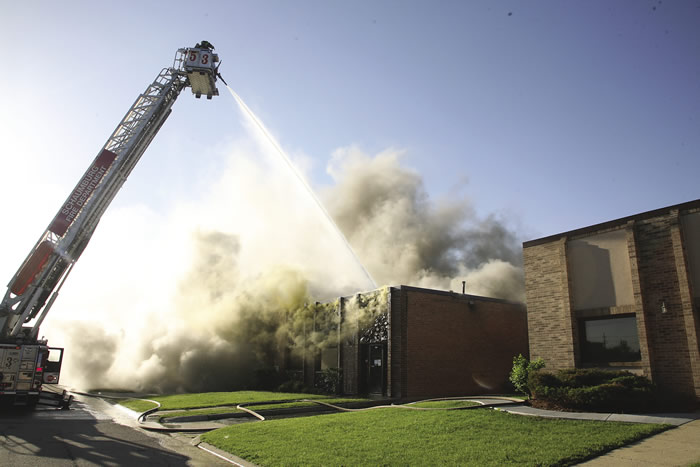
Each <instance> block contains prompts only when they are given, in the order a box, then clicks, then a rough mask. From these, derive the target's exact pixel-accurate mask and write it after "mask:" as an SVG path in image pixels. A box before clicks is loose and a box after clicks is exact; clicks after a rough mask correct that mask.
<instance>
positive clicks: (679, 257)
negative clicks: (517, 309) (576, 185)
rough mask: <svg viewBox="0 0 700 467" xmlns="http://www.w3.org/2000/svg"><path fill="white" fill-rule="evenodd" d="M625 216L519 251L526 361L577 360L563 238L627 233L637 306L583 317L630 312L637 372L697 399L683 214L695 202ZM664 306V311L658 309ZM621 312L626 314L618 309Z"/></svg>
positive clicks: (699, 385)
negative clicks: (639, 356) (527, 346)
mask: <svg viewBox="0 0 700 467" xmlns="http://www.w3.org/2000/svg"><path fill="white" fill-rule="evenodd" d="M679 206H680V207H681V209H680V210H679V209H677V208H678V207H676V208H675V209H674V208H673V207H671V208H667V209H665V210H657V211H653V212H649V213H643V214H639V215H637V216H630V217H629V218H625V219H620V220H619V221H611V222H608V223H605V224H601V225H600V226H593V227H589V228H585V229H580V230H578V231H573V232H569V233H567V234H562V235H559V236H554V237H549V238H546V239H542V240H538V241H533V242H527V243H526V244H525V247H524V250H523V257H524V264H525V288H526V303H527V309H528V329H529V335H530V354H531V358H538V357H542V358H543V359H544V360H545V362H546V363H547V366H548V367H549V368H572V367H574V366H575V365H576V364H577V363H578V358H577V354H578V348H577V338H578V331H577V320H576V313H575V312H572V310H571V305H570V304H571V302H572V300H571V299H572V297H571V296H570V293H571V292H570V291H571V290H572V288H571V284H570V281H569V278H568V272H567V259H566V241H567V238H572V239H573V238H585V236H587V235H596V234H598V233H601V232H606V231H611V230H614V229H626V232H627V241H628V252H629V259H630V270H631V280H632V290H633V295H634V304H633V305H631V306H629V307H627V306H625V307H610V309H607V310H603V309H601V310H579V311H578V313H579V316H584V315H585V314H586V313H588V314H590V313H592V312H593V313H596V314H598V315H601V314H611V315H612V314H616V313H622V312H624V313H629V312H633V313H635V315H636V318H637V328H638V334H639V341H640V350H641V354H642V361H641V362H640V363H639V364H637V366H636V368H637V369H638V370H639V371H640V372H642V373H644V374H646V375H647V376H650V377H651V378H652V379H653V380H654V382H655V383H656V384H657V385H658V386H659V387H660V388H662V389H665V390H669V391H674V392H680V393H686V394H695V395H696V396H698V397H700V342H699V338H698V337H699V336H698V334H699V333H700V331H699V330H700V323H699V322H698V321H699V320H700V316H699V312H698V309H697V307H698V305H699V304H697V303H695V302H696V300H697V299H695V298H694V297H693V291H692V286H691V284H690V282H691V281H690V278H689V265H688V253H687V251H686V248H685V245H684V232H683V227H682V223H681V222H680V217H679V216H681V215H683V214H684V213H688V212H698V211H700V203H699V202H698V201H695V202H690V203H686V204H685V205H679ZM662 305H663V306H662ZM623 308H624V309H623Z"/></svg>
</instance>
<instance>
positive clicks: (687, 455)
mask: <svg viewBox="0 0 700 467" xmlns="http://www.w3.org/2000/svg"><path fill="white" fill-rule="evenodd" d="M497 410H503V411H505V412H509V413H514V414H519V415H530V416H536V417H548V418H567V419H574V420H600V421H610V422H612V421H616V422H628V423H663V424H668V425H675V426H676V428H671V429H670V430H667V431H664V432H663V433H659V434H658V435H654V436H650V437H649V438H646V439H643V440H641V441H637V442H636V443H633V444H630V445H628V446H625V447H622V448H618V449H615V450H613V451H610V452H609V453H607V454H603V455H602V456H600V457H596V458H595V459H592V460H590V461H587V462H584V463H581V464H579V465H585V466H594V467H595V466H623V467H633V466H667V465H669V466H670V465H672V466H687V465H691V464H694V463H698V462H700V412H694V413H679V414H645V415H632V414H629V415H628V414H612V413H587V412H558V411H553V410H542V409H536V408H534V407H529V406H526V405H522V406H521V405H518V406H511V407H498V408H497Z"/></svg>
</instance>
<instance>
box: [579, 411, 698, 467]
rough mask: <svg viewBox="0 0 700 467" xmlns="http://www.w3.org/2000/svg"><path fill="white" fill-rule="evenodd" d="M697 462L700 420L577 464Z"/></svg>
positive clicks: (684, 464)
mask: <svg viewBox="0 0 700 467" xmlns="http://www.w3.org/2000/svg"><path fill="white" fill-rule="evenodd" d="M698 462H700V420H694V421H692V422H690V423H686V424H684V425H682V426H679V427H678V428H672V429H670V430H668V431H664V432H663V433H660V434H658V435H655V436H651V437H649V438H646V439H643V440H641V441H638V442H636V443H634V444H630V445H628V446H625V447H622V448H618V449H615V450H614V451H610V452H609V453H607V454H605V455H602V456H600V457H596V458H595V459H592V460H590V461H588V462H584V463H582V464H579V465H586V466H612V465H614V466H623V467H627V466H629V467H632V466H656V465H674V466H675V465H678V466H687V465H691V464H694V463H698Z"/></svg>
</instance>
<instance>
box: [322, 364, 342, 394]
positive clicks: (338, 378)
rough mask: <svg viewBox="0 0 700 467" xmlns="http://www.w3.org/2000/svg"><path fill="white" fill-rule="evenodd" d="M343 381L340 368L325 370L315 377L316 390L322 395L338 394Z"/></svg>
mask: <svg viewBox="0 0 700 467" xmlns="http://www.w3.org/2000/svg"><path fill="white" fill-rule="evenodd" d="M342 381H343V370H342V369H341V368H326V369H325V370H323V371H322V372H321V373H320V374H317V377H316V389H318V390H319V391H320V392H321V393H323V394H340V388H341V384H342Z"/></svg>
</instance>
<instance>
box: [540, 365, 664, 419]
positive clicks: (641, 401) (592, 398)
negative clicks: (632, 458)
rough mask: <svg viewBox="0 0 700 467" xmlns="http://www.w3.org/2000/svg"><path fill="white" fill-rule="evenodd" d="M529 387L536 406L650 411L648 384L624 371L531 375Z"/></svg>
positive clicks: (651, 393)
mask: <svg viewBox="0 0 700 467" xmlns="http://www.w3.org/2000/svg"><path fill="white" fill-rule="evenodd" d="M528 384H529V387H530V389H531V391H532V397H533V398H534V399H535V400H536V401H537V402H536V403H535V405H544V406H555V407H559V408H563V409H570V410H589V411H593V412H596V411H598V412H600V411H603V412H623V413H624V412H645V411H649V410H650V409H652V408H653V405H654V401H655V398H656V390H655V387H654V385H653V383H652V382H651V381H649V379H648V378H646V377H644V376H637V375H634V374H632V373H630V372H627V371H607V370H598V369H576V370H559V371H558V372H556V373H547V372H533V373H531V374H530V375H529V378H528Z"/></svg>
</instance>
